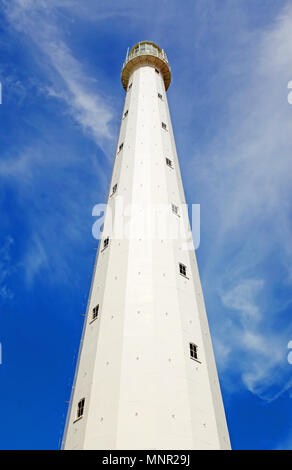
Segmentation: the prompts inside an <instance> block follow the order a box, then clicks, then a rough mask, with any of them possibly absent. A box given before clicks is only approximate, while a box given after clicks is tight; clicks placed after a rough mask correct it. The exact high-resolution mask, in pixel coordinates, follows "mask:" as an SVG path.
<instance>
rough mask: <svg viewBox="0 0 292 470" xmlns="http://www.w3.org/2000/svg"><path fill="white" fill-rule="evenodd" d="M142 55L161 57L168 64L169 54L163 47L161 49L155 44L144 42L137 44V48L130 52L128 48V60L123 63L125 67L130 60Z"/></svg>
mask: <svg viewBox="0 0 292 470" xmlns="http://www.w3.org/2000/svg"><path fill="white" fill-rule="evenodd" d="M140 55H153V56H155V57H159V59H161V60H163V61H164V62H165V63H166V64H167V65H168V60H167V55H166V53H165V52H164V50H163V49H162V50H161V51H159V50H158V49H157V47H155V46H154V45H153V44H149V43H142V44H137V46H135V48H134V49H133V50H132V51H131V52H130V54H129V50H128V52H127V56H126V60H125V62H124V63H123V67H125V65H126V64H127V63H128V62H129V61H130V60H132V59H134V58H135V57H137V56H140ZM168 66H169V65H168Z"/></svg>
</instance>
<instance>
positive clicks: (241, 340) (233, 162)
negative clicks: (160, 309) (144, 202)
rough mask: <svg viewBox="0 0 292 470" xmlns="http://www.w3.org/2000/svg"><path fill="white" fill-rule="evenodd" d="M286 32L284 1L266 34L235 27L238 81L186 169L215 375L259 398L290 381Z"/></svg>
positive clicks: (290, 49)
mask: <svg viewBox="0 0 292 470" xmlns="http://www.w3.org/2000/svg"><path fill="white" fill-rule="evenodd" d="M291 31H292V8H291V5H289V6H287V5H286V6H285V8H283V9H282V11H281V14H280V15H279V16H278V17H277V19H275V22H274V24H273V25H272V26H270V27H269V28H268V29H266V30H258V31H256V32H253V34H251V35H250V37H249V36H248V34H249V33H248V32H247V30H246V27H244V28H243V29H242V30H240V29H239V31H238V35H239V37H240V35H242V38H244V39H242V42H244V43H245V44H247V47H248V50H249V51H250V53H249V54H244V55H243V57H238V58H236V57H234V58H233V59H238V60H233V61H232V62H231V63H230V64H228V63H225V64H224V74H226V75H227V76H228V74H229V73H230V76H232V75H233V74H234V73H235V77H240V76H243V77H245V81H244V82H240V88H238V87H234V89H233V90H234V91H233V90H232V88H231V89H230V90H229V91H228V93H227V90H224V88H223V89H222V94H223V95H224V96H228V103H226V107H225V109H224V113H225V115H224V122H225V125H224V127H222V128H221V131H220V132H219V133H218V134H216V135H215V136H210V141H209V144H207V145H206V146H205V148H204V154H203V155H199V154H195V155H194V158H193V160H192V163H191V166H190V167H189V169H188V175H187V178H188V176H189V178H190V179H189V180H188V179H187V186H189V187H194V186H196V189H197V193H198V194H201V195H202V196H203V198H204V201H203V203H204V207H205V208H207V207H208V217H206V218H205V219H204V220H203V224H204V226H205V227H206V228H205V230H206V233H207V234H208V236H209V237H210V238H209V239H208V243H209V247H208V250H207V255H206V257H205V260H206V261H205V263H204V264H203V266H201V267H202V269H201V272H202V275H203V284H204V285H206V286H210V285H212V289H209V293H208V297H209V299H210V301H209V302H210V304H209V305H210V309H209V315H211V316H212V315H213V316H212V323H213V325H214V332H215V335H216V339H215V341H214V344H215V348H216V351H217V354H216V357H217V359H218V363H219V364H220V368H221V370H224V373H223V377H226V379H227V378H228V374H231V375H232V377H233V381H234V380H235V377H236V376H237V377H240V380H241V386H243V387H245V388H247V389H248V390H249V391H251V392H252V393H255V394H257V395H258V396H259V397H261V398H262V399H263V400H266V401H271V400H275V399H277V398H278V397H279V396H281V394H283V393H285V392H287V391H288V390H289V389H290V387H291V385H292V384H291V381H289V376H288V375H287V368H286V366H287V351H286V344H287V331H289V330H290V331H292V322H291V324H290V326H289V325H287V329H286V331H283V329H280V328H279V327H277V316H279V312H281V310H285V309H287V307H288V306H289V302H290V305H291V302H292V298H291V297H290V299H287V295H286V296H285V297H282V298H281V296H279V295H277V291H276V289H277V288H278V287H279V286H280V285H282V286H283V288H285V287H287V286H288V285H289V283H291V273H292V245H291V237H292V223H291V210H292V207H291V176H290V175H291V174H292V159H291V154H292V145H291V144H292V142H291V126H292V107H291V106H290V105H289V104H288V101H287V95H288V91H287V83H288V82H289V80H291V57H292V42H291ZM218 73H219V74H220V70H219V71H218ZM215 79H216V76H215V77H214V80H215ZM220 84H221V86H222V81H221V80H220ZM210 99H212V93H210ZM200 202H202V201H200ZM203 217H204V214H203ZM201 246H202V243H201ZM279 276H281V277H279ZM212 291H213V294H212ZM286 294H287V291H286ZM218 297H219V299H220V300H221V302H222V306H221V307H220V306H218ZM207 307H208V304H207ZM212 312H213V313H212ZM222 321H223V323H224V325H222ZM223 350H224V354H223V355H222V357H221V353H220V351H221V352H222V351H223ZM227 382H228V380H227ZM227 382H226V383H227ZM229 384H230V387H231V388H232V386H234V384H232V383H231V382H229Z"/></svg>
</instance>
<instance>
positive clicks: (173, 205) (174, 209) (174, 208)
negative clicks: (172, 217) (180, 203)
mask: <svg viewBox="0 0 292 470" xmlns="http://www.w3.org/2000/svg"><path fill="white" fill-rule="evenodd" d="M171 209H172V212H173V213H174V214H176V215H178V207H177V206H176V205H175V204H171Z"/></svg>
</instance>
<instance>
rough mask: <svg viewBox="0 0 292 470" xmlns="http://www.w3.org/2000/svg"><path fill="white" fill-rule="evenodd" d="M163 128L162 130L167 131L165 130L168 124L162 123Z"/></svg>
mask: <svg viewBox="0 0 292 470" xmlns="http://www.w3.org/2000/svg"><path fill="white" fill-rule="evenodd" d="M161 126H162V129H165V130H166V124H165V122H162V123H161Z"/></svg>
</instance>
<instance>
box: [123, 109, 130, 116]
mask: <svg viewBox="0 0 292 470" xmlns="http://www.w3.org/2000/svg"><path fill="white" fill-rule="evenodd" d="M128 112H129V110H128V109H127V111H125V112H124V118H125V117H127V116H128Z"/></svg>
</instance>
